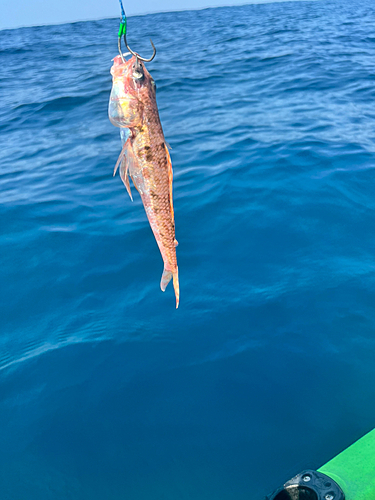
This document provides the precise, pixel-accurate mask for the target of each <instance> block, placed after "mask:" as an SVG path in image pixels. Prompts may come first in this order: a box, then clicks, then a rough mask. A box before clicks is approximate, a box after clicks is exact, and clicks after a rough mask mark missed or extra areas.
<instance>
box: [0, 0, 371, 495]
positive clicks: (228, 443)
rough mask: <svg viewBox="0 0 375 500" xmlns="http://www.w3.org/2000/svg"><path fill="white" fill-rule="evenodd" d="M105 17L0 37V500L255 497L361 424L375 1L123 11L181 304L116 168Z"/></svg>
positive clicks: (112, 24)
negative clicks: (157, 162) (164, 170)
mask: <svg viewBox="0 0 375 500" xmlns="http://www.w3.org/2000/svg"><path fill="white" fill-rule="evenodd" d="M118 23H119V21H118V19H108V20H103V21H96V22H84V23H74V24H66V25H58V26H43V27H32V28H22V29H16V30H3V31H1V32H0V62H1V65H0V138H1V139H0V141H1V148H0V200H1V203H0V221H1V235H0V258H1V271H0V279H1V286H0V448H1V454H0V497H1V499H6V500H20V499H21V498H22V499H27V500H52V499H53V500H60V499H61V500H63V499H64V500H66V499H72V500H86V499H90V500H96V499H98V500H99V499H101V500H102V499H106V500H118V499H126V500H176V499H181V500H189V499H192V500H207V499H217V500H229V499H234V498H236V499H237V500H241V499H243V500H245V499H252V500H253V499H254V500H256V499H259V500H260V499H262V498H263V497H264V495H265V494H267V493H269V492H270V491H272V490H273V489H274V488H276V487H277V486H279V485H280V484H281V483H282V482H283V481H285V480H287V479H289V478H290V477H292V476H293V475H294V474H296V473H298V472H300V471H301V470H302V469H304V468H308V467H311V468H318V467H319V466H321V465H322V464H323V463H325V462H326V461H327V460H329V459H330V458H332V457H333V456H334V455H336V454H337V453H339V452H340V451H341V450H342V449H344V448H345V447H347V446H348V445H349V444H351V443H352V442H353V441H354V440H355V439H357V438H359V437H360V436H362V435H363V434H364V433H365V432H367V431H369V430H370V429H371V428H372V427H373V426H374V421H375V365H374V348H375V335H374V333H375V309H374V298H375V296H374V292H375V261H374V255H375V236H374V227H375V226H374V222H375V198H374V193H375V170H374V167H375V110H374V109H375V108H374V100H375V63H374V61H375V57H374V56H375V36H374V29H373V26H374V23H375V5H374V4H373V2H371V1H369V0H361V1H354V0H353V1H349V0H327V1H316V2H311V1H307V2H282V3H270V4H265V5H259V4H258V5H245V6H242V7H228V8H217V9H207V10H202V11H190V12H179V13H176V12H174V13H163V14H155V15H148V16H143V17H134V18H130V19H129V22H128V41H129V44H130V45H131V46H132V47H133V49H134V50H137V51H139V52H140V53H141V54H142V55H144V56H145V57H149V55H151V50H152V49H151V46H150V44H149V39H148V37H151V38H152V40H153V41H154V43H155V45H156V47H157V50H158V53H157V56H156V58H155V60H154V61H153V62H152V63H150V64H149V65H148V68H149V70H150V72H151V74H152V75H153V77H154V79H155V81H156V83H157V98H158V105H159V111H160V116H161V120H162V124H163V127H164V131H165V136H166V140H167V141H168V142H169V143H170V145H171V146H172V151H171V156H172V162H173V167H174V204H175V218H176V237H177V239H178V241H179V246H178V248H177V256H178V263H179V271H180V288H181V301H180V307H179V309H178V310H176V309H175V299H174V294H173V288H172V286H171V285H169V287H168V288H167V291H166V292H165V293H164V294H163V293H162V292H161V291H160V288H159V282H160V277H161V273H162V269H163V265H162V259H161V256H160V254H159V251H158V248H157V246H156V243H155V240H154V238H153V235H152V233H151V231H150V228H149V225H148V222H147V220H146V216H145V213H144V210H143V207H142V204H141V201H140V198H139V196H138V195H136V196H135V200H134V203H131V201H130V199H129V197H128V195H127V193H126V190H125V188H124V186H123V185H122V183H121V180H120V178H119V177H115V178H113V177H112V172H113V167H114V164H115V162H116V159H117V157H118V155H119V152H120V150H121V143H120V137H119V132H118V129H116V128H115V127H113V126H112V125H111V123H110V122H109V120H108V116H107V106H108V99H109V94H110V90H111V76H110V73H109V69H110V66H111V64H112V63H111V59H112V58H113V57H114V56H116V54H117V30H118ZM133 191H134V189H133Z"/></svg>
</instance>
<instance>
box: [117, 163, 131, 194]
mask: <svg viewBox="0 0 375 500" xmlns="http://www.w3.org/2000/svg"><path fill="white" fill-rule="evenodd" d="M128 168H129V163H128V161H127V159H126V158H124V159H123V160H122V162H121V166H120V177H121V180H122V182H123V183H124V185H125V187H126V191H127V192H128V194H129V196H130V199H131V200H132V201H133V196H132V192H131V190H130V183H129V176H128Z"/></svg>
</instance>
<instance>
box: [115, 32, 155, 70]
mask: <svg viewBox="0 0 375 500" xmlns="http://www.w3.org/2000/svg"><path fill="white" fill-rule="evenodd" d="M124 40H125V45H126V48H127V49H128V51H129V52H130V53H131V54H133V56H135V57H137V58H138V59H139V60H141V61H144V62H151V61H152V60H153V58H154V57H155V56H156V47H155V45H154V44H153V42H152V40H151V38H150V42H151V45H152V48H153V49H154V53H153V54H152V56H151V57H150V59H145V58H144V57H141V56H140V55H139V54H138V53H137V52H134V51H133V50H132V49H131V48H130V47H129V45H128V42H127V41H126V34H125V33H124ZM118 50H119V52H120V56H121V59H122V62H123V63H124V64H125V60H124V57H123V55H122V50H121V37H119V39H118Z"/></svg>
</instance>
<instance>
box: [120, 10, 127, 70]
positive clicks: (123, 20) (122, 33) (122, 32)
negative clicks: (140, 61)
mask: <svg viewBox="0 0 375 500" xmlns="http://www.w3.org/2000/svg"><path fill="white" fill-rule="evenodd" d="M119 2H120V8H121V22H120V28H119V30H118V51H119V53H120V56H121V59H122V62H123V63H124V64H125V62H126V61H125V59H124V55H123V53H122V50H121V37H122V36H126V14H125V10H124V6H123V5H122V0H119Z"/></svg>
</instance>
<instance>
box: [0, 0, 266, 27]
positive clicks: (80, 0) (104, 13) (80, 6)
mask: <svg viewBox="0 0 375 500" xmlns="http://www.w3.org/2000/svg"><path fill="white" fill-rule="evenodd" d="M270 1H272V0H250V1H246V0H158V1H157V2H156V1H155V0H123V4H124V7H125V10H126V14H127V16H132V15H137V14H149V13H152V12H162V11H172V10H188V9H203V8H205V7H218V6H224V5H243V4H246V3H269V2H270ZM273 1H274V0H273ZM0 12H1V16H0V29H4V28H18V27H20V26H40V25H43V24H60V23H69V22H74V21H85V20H89V19H104V18H110V17H117V16H118V17H120V4H119V1H118V0H16V1H10V0H0Z"/></svg>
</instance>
